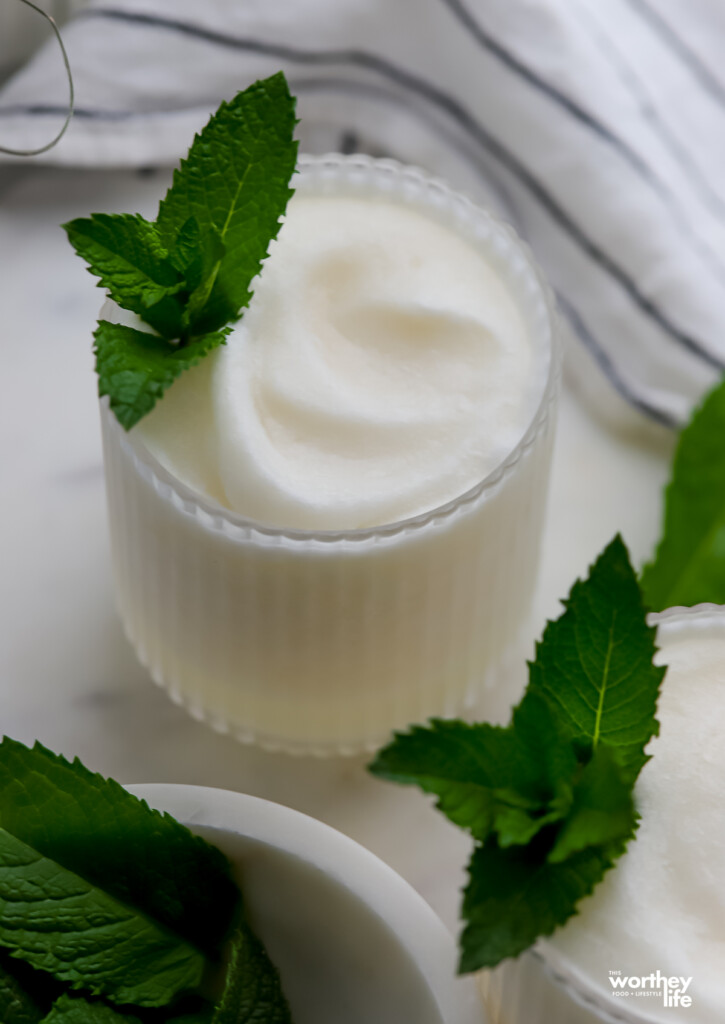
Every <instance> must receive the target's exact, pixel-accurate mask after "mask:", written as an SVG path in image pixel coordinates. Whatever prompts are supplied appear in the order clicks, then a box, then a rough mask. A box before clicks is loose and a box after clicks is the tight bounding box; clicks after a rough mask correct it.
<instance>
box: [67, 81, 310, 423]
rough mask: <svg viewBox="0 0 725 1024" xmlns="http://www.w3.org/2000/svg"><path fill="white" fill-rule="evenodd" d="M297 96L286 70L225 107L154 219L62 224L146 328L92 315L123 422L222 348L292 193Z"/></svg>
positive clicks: (108, 386)
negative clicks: (95, 321)
mask: <svg viewBox="0 0 725 1024" xmlns="http://www.w3.org/2000/svg"><path fill="white" fill-rule="evenodd" d="M295 124H296V120H295V101H294V99H293V97H292V96H291V95H290V92H289V89H288V86H287V82H286V80H285V77H284V75H283V74H281V73H280V74H276V75H273V76H272V77H271V78H267V79H265V80H263V81H260V82H256V83H255V84H254V85H252V86H250V87H249V88H248V89H246V90H245V91H244V92H240V93H239V94H238V95H237V96H236V97H235V98H234V99H233V100H232V101H231V102H229V103H222V104H221V106H220V107H219V109H218V110H217V112H216V113H215V114H214V115H213V117H212V118H211V119H210V121H209V122H208V124H207V125H206V127H205V128H204V129H203V130H202V131H201V132H200V133H199V134H198V135H197V136H196V138H195V139H194V141H193V143H192V145H191V149H190V150H189V154H188V156H187V158H186V159H185V160H183V161H182V162H181V165H180V166H179V168H178V169H177V170H176V171H175V172H174V179H173V184H172V186H171V188H170V189H169V191H168V192H167V194H166V196H165V198H164V199H163V200H162V201H161V204H160V206H159V213H158V217H157V219H156V221H155V222H153V223H152V222H150V221H147V220H145V219H144V218H143V217H141V216H139V215H138V214H92V215H91V216H90V217H87V218H79V219H77V220H74V221H71V222H70V223H69V224H65V225H64V227H65V230H66V232H67V234H68V239H69V241H70V243H71V245H72V246H73V247H74V249H75V250H76V252H77V253H78V255H79V256H82V257H83V259H84V260H85V261H86V262H87V263H88V266H89V270H90V272H91V273H92V274H94V275H95V276H96V277H98V279H99V281H98V284H99V287H101V288H104V289H106V290H107V291H108V292H109V294H110V296H111V298H112V299H114V301H115V302H116V303H117V304H118V305H119V306H122V307H123V308H124V309H127V310H130V311H131V312H132V313H135V314H137V315H138V316H139V317H140V318H141V319H142V320H143V321H144V322H145V323H146V324H148V325H149V327H150V328H151V329H152V330H151V332H149V331H144V330H139V329H136V328H131V327H124V326H121V325H119V324H114V323H110V322H109V321H105V320H101V321H99V325H98V329H97V330H96V332H95V335H94V337H95V352H96V368H97V371H98V377H99V394H100V395H101V396H104V395H108V396H109V399H110V403H111V408H112V409H113V411H114V412H115V414H116V416H117V417H118V419H119V422H120V423H121V424H122V426H124V427H125V428H126V429H127V430H129V429H130V428H131V427H132V426H134V424H136V423H138V421H139V420H140V419H141V418H142V417H143V416H145V415H146V414H147V413H148V412H150V411H151V409H152V408H153V407H154V405H155V404H156V402H157V401H158V399H159V398H160V397H161V396H162V395H163V393H164V391H166V389H167V388H168V387H170V385H171V384H172V383H173V381H174V380H175V379H176V378H177V377H178V376H179V374H180V373H182V372H183V371H184V370H185V369H187V368H188V367H190V366H193V365H194V364H195V363H197V362H198V361H199V360H200V359H202V358H203V357H204V356H205V355H207V354H208V353H209V352H211V351H212V350H213V349H214V348H217V347H218V346H219V345H221V344H223V343H224V341H225V338H226V335H227V334H228V331H229V329H230V325H231V324H232V323H233V322H234V321H236V320H237V319H238V318H239V315H240V313H241V311H242V310H243V309H244V308H245V307H246V306H247V305H248V304H249V300H250V299H251V296H252V293H251V290H250V287H251V282H252V280H253V279H254V278H255V277H256V276H257V274H258V273H259V272H260V270H261V267H262V260H263V259H264V258H265V256H266V255H267V252H268V248H269V243H270V242H271V241H272V240H273V239H274V238H276V236H277V232H278V231H279V226H280V218H281V217H282V215H283V214H284V212H285V209H286V206H287V202H288V200H289V198H290V196H291V195H292V189H291V188H290V187H289V182H290V178H291V177H292V174H293V172H294V169H295V164H296V160H297V143H296V142H295V141H294V140H293V137H292V136H293V132H294V127H295Z"/></svg>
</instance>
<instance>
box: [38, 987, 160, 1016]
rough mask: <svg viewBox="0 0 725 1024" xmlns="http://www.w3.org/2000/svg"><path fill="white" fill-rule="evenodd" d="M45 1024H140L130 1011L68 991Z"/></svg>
mask: <svg viewBox="0 0 725 1024" xmlns="http://www.w3.org/2000/svg"><path fill="white" fill-rule="evenodd" d="M43 1024H140V1020H139V1018H138V1017H136V1016H135V1015H133V1014H130V1013H119V1012H118V1011H117V1010H114V1009H113V1008H112V1007H111V1006H108V1005H107V1004H106V1003H100V1002H98V1001H97V1000H95V999H94V1000H89V999H84V997H83V996H74V995H70V994H68V993H65V994H64V995H62V996H60V997H59V998H58V999H57V1000H56V1002H55V1003H53V1007H52V1009H51V1011H50V1013H49V1014H48V1016H47V1017H46V1018H45V1020H44V1021H43Z"/></svg>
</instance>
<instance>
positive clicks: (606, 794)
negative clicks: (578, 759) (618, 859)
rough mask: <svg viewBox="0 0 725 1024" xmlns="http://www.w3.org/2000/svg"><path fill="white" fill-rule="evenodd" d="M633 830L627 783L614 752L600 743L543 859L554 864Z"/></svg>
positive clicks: (633, 814) (629, 834)
mask: <svg viewBox="0 0 725 1024" xmlns="http://www.w3.org/2000/svg"><path fill="white" fill-rule="evenodd" d="M636 827H637V812H636V811H635V807H634V799H633V797H632V785H631V782H630V780H629V779H627V778H626V777H625V773H624V772H623V771H622V768H621V766H620V764H619V761H618V759H617V754H616V752H615V751H614V750H613V748H612V747H609V746H607V745H606V744H604V743H602V744H600V745H599V746H598V747H597V749H596V750H595V752H594V755H593V757H592V759H591V761H590V762H589V763H588V764H587V765H586V766H585V767H584V770H583V771H582V774H581V778H580V779H579V781H578V782H577V784H576V786H575V787H574V794H573V799H572V806H571V809H570V811H569V814H568V815H567V817H566V821H565V822H564V824H563V825H562V827H561V829H560V830H559V832H558V834H557V837H556V842H555V843H554V846H553V848H552V850H551V851H550V853H549V855H548V857H547V860H548V861H549V863H551V864H558V863H561V862H562V861H564V860H566V859H567V858H568V857H570V856H571V855H572V854H575V853H579V852H580V851H581V850H584V849H586V848H587V847H588V846H605V845H606V844H608V843H611V842H618V841H620V840H625V839H631V838H632V836H633V835H634V832H635V829H636Z"/></svg>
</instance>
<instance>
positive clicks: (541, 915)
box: [459, 838, 624, 974]
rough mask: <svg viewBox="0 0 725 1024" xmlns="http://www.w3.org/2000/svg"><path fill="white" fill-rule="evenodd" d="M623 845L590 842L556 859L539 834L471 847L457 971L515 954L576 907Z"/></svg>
mask: <svg viewBox="0 0 725 1024" xmlns="http://www.w3.org/2000/svg"><path fill="white" fill-rule="evenodd" d="M623 851H624V844H623V843H622V844H620V845H617V844H611V845H609V846H604V847H590V848H589V849H586V850H582V851H581V852H580V853H576V854H574V855H573V856H570V857H569V858H568V859H567V860H565V861H564V862H563V863H561V864H551V863H549V862H548V861H547V856H546V854H547V844H546V842H545V841H542V839H541V838H539V839H535V840H534V843H533V844H532V845H531V846H525V847H521V846H519V847H511V848H509V849H507V850H503V849H501V848H500V847H499V846H498V845H497V843H496V842H495V840H489V841H488V842H487V843H486V844H485V845H483V846H478V847H476V849H475V850H474V853H473V856H472V858H471V862H470V864H469V867H468V871H469V883H468V885H467V887H466V889H465V891H464V895H463V907H462V914H463V918H464V920H465V922H466V925H465V928H464V929H463V932H462V933H461V939H460V948H461V956H460V963H459V970H460V972H461V973H463V974H465V973H469V972H472V971H478V970H480V969H481V968H483V967H495V966H496V965H497V964H499V963H501V961H502V960H505V959H507V958H508V957H515V956H518V955H519V954H520V953H523V951H524V950H525V949H528V948H529V946H532V945H533V944H534V942H535V941H536V940H537V939H538V938H539V937H540V936H542V935H551V933H552V932H553V931H554V930H555V929H556V928H557V927H559V926H560V925H562V924H564V923H565V922H566V921H568V920H569V918H570V917H572V916H573V915H574V914H575V913H576V905H577V903H578V902H579V900H581V899H583V897H584V896H588V895H589V894H590V893H591V892H592V891H593V889H594V887H595V886H596V885H597V884H598V883H599V882H600V881H601V879H602V878H603V876H604V874H605V873H606V872H607V871H608V870H609V869H610V868H611V867H612V866H613V865H614V862H615V860H616V858H617V857H618V856H619V855H620V854H621V853H622V852H623Z"/></svg>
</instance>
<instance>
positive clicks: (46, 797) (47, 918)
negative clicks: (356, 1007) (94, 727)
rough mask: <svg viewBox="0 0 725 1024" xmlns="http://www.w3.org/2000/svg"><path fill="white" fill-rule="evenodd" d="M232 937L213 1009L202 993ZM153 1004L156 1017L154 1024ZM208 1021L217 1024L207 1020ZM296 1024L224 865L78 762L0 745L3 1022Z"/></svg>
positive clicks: (211, 850)
mask: <svg viewBox="0 0 725 1024" xmlns="http://www.w3.org/2000/svg"><path fill="white" fill-rule="evenodd" d="M232 933H233V934H234V936H235V938H234V942H233V945H232V957H231V963H230V965H229V967H228V968H227V969H226V982H225V991H224V995H223V996H222V997H221V1000H220V1002H219V1005H218V1006H217V1007H216V1009H215V1008H214V1006H213V1005H212V1004H210V1003H209V1002H207V1001H206V1000H205V999H203V998H201V995H200V994H199V992H198V989H199V986H200V984H201V982H202V977H203V976H204V975H205V974H206V973H207V969H208V968H213V969H214V970H218V968H219V965H220V964H221V962H222V959H223V952H224V949H223V947H224V946H225V944H226V942H227V940H228V939H229V937H230V935H232ZM147 1008H156V1009H154V1010H153V1015H152V1017H149V1016H148V1009H147ZM215 1015H216V1016H215ZM151 1019H153V1020H154V1021H155V1022H156V1024H211V1022H212V1020H213V1019H214V1020H218V1022H220V1024H249V1021H251V1020H254V1021H255V1024H291V1018H290V1015H289V1008H288V1006H287V1003H286V1001H285V999H284V995H283V994H282V990H281V984H280V980H279V975H278V973H277V971H276V969H275V967H274V965H273V964H272V963H271V962H270V960H269V958H268V956H267V954H266V952H265V950H264V947H263V946H262V944H261V942H260V941H259V939H257V937H256V936H255V935H254V933H253V932H252V930H251V929H250V927H249V925H248V923H247V922H246V921H245V919H244V916H243V911H242V906H241V895H240V893H239V890H238V888H237V886H236V884H235V882H234V881H233V879H232V876H231V872H230V867H229V864H228V863H227V861H226V859H225V858H224V856H223V855H222V854H221V853H220V852H219V850H217V849H216V848H215V847H214V846H211V845H210V844H208V843H207V842H206V841H205V840H203V839H201V838H200V837H198V836H195V835H194V834H193V833H192V832H190V831H189V829H187V828H186V827H185V826H183V825H181V824H179V823H178V822H177V821H175V820H174V819H173V818H172V817H170V816H169V815H168V814H161V813H159V812H158V811H154V810H151V809H150V808H149V807H148V806H147V805H146V804H145V803H144V802H143V801H141V800H138V799H137V798H136V797H134V796H132V795H131V794H130V793H128V792H127V791H126V790H125V789H123V787H122V786H120V785H118V783H116V782H114V781H113V780H111V779H105V778H103V777H102V776H100V775H96V774H93V773H92V772H90V771H88V769H86V768H84V766H83V765H82V764H81V763H80V762H79V761H77V760H76V761H74V762H72V763H71V762H69V761H66V760H65V758H63V757H60V756H58V755H56V754H53V753H51V752H50V751H49V750H46V749H45V748H44V747H42V746H41V745H40V744H36V745H35V747H33V748H32V749H28V748H27V747H24V746H23V745H22V744H21V743H17V742H15V741H13V740H10V739H5V740H3V741H2V743H0V1020H2V1021H3V1024H41V1022H42V1024H123V1021H125V1022H126V1024H137V1020H140V1021H145V1020H151Z"/></svg>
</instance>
